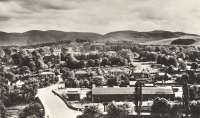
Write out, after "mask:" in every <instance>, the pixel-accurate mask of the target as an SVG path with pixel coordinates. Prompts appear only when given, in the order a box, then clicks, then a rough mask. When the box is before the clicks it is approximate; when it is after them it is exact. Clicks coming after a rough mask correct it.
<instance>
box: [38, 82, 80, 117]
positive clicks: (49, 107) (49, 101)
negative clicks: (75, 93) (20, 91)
mask: <svg viewBox="0 0 200 118" xmlns="http://www.w3.org/2000/svg"><path fill="white" fill-rule="evenodd" d="M56 88H58V85H57V84H56V85H53V86H50V87H47V88H42V89H39V90H38V94H37V97H38V98H39V99H40V100H41V102H42V104H43V106H44V109H45V118H76V116H77V115H80V114H81V112H79V111H75V110H72V109H70V108H68V107H67V106H66V104H65V103H64V102H63V101H62V99H60V98H59V97H58V96H57V95H55V94H54V93H52V90H53V89H56Z"/></svg>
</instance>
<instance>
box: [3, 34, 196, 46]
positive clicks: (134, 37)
mask: <svg viewBox="0 0 200 118" xmlns="http://www.w3.org/2000/svg"><path fill="white" fill-rule="evenodd" d="M181 36H197V35H194V34H187V33H182V32H170V31H161V30H160V31H158V30H156V31H151V32H137V31H116V32H110V33H107V34H105V35H101V34H98V33H91V32H63V31H56V30H48V31H40V30H31V31H28V32H24V33H6V32H0V46H11V45H13V46H14V45H15V46H27V45H40V44H45V43H47V44H49V43H63V42H69V41H77V42H85V41H88V42H92V41H95V42H108V41H109V42H121V41H131V42H134V43H145V42H149V41H158V40H162V39H168V38H177V37H181Z"/></svg>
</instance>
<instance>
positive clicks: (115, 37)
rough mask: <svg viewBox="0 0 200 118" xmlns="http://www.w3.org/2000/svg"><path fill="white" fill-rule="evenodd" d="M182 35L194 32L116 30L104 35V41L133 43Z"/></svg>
mask: <svg viewBox="0 0 200 118" xmlns="http://www.w3.org/2000/svg"><path fill="white" fill-rule="evenodd" d="M184 35H191V36H193V35H194V36H196V35H195V34H187V33H183V32H170V31H161V30H155V31H151V32H137V31H117V32H111V33H108V34H105V35H104V40H105V41H133V42H134V43H144V42H147V41H155V40H156V41H157V40H161V39H166V38H175V37H180V36H184Z"/></svg>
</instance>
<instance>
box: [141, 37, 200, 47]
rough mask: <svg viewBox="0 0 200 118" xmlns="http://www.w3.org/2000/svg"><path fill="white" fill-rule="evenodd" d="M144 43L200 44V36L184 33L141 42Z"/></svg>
mask: <svg viewBox="0 0 200 118" xmlns="http://www.w3.org/2000/svg"><path fill="white" fill-rule="evenodd" d="M140 44H142V45H200V36H191V35H184V36H181V37H176V38H168V39H163V40H157V41H149V42H145V43H140Z"/></svg>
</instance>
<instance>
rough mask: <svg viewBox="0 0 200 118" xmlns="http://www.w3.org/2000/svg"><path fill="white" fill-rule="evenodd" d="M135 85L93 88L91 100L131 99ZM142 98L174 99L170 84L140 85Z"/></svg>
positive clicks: (132, 98)
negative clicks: (164, 85) (158, 85)
mask: <svg viewBox="0 0 200 118" xmlns="http://www.w3.org/2000/svg"><path fill="white" fill-rule="evenodd" d="M134 94H135V87H118V88H113V87H108V88H93V89H92V101H93V102H110V101H113V100H115V101H133V100H134ZM142 94H143V100H149V99H154V98H155V97H164V98H166V99H174V97H175V94H174V92H173V89H172V87H171V86H168V87H142Z"/></svg>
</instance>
